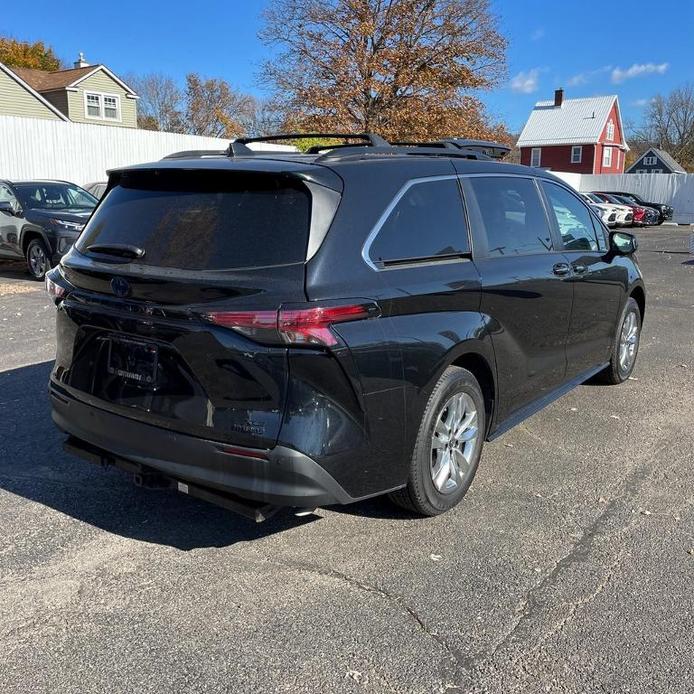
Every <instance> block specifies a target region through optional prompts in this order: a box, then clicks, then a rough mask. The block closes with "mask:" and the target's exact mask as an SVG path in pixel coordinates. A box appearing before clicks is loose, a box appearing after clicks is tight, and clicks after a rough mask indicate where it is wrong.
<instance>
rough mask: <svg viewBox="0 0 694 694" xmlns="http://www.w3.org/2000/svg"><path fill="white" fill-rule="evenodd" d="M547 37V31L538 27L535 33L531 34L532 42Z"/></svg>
mask: <svg viewBox="0 0 694 694" xmlns="http://www.w3.org/2000/svg"><path fill="white" fill-rule="evenodd" d="M544 35H545V30H544V28H543V27H538V28H537V29H535V31H533V33H532V34H530V40H531V41H539V40H540V39H541V38H543V37H544Z"/></svg>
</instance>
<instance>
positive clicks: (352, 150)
mask: <svg viewBox="0 0 694 694" xmlns="http://www.w3.org/2000/svg"><path fill="white" fill-rule="evenodd" d="M384 154H385V155H390V156H395V155H403V154H405V155H409V156H435V157H454V158H456V159H490V158H491V157H489V156H487V155H486V154H483V153H482V152H479V151H476V150H471V149H460V148H459V147H454V146H450V147H449V146H448V145H446V144H445V143H443V142H436V143H429V142H423V143H412V144H406V145H402V144H400V145H390V144H389V145H387V146H385V147H368V146H367V147H365V146H363V145H351V146H349V147H336V148H334V149H330V150H328V151H327V152H325V153H324V154H321V155H320V156H319V157H318V158H317V159H315V160H314V163H321V162H329V161H337V160H340V159H347V158H353V159H359V158H361V157H368V156H374V155H381V156H382V155H384Z"/></svg>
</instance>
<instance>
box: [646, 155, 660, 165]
mask: <svg viewBox="0 0 694 694" xmlns="http://www.w3.org/2000/svg"><path fill="white" fill-rule="evenodd" d="M657 163H658V158H657V157H644V158H643V164H644V166H655V165H656V164H657Z"/></svg>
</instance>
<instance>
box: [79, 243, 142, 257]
mask: <svg viewBox="0 0 694 694" xmlns="http://www.w3.org/2000/svg"><path fill="white" fill-rule="evenodd" d="M87 250H88V251H91V252H92V253H103V254H104V255H113V256H116V257H117V258H142V257H143V256H144V254H145V249H144V248H139V247H138V246H132V245H131V244H129V243H93V244H92V245H91V246H87Z"/></svg>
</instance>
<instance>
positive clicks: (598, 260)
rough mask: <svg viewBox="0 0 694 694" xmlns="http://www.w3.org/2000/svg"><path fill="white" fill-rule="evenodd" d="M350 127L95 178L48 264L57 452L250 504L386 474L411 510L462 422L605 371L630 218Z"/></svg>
mask: <svg viewBox="0 0 694 694" xmlns="http://www.w3.org/2000/svg"><path fill="white" fill-rule="evenodd" d="M331 137H333V135H331ZM360 137H362V138H364V140H365V142H366V143H367V144H365V145H362V146H356V145H351V146H341V147H334V148H332V149H329V150H327V151H322V152H321V151H320V149H318V150H316V149H314V150H313V151H311V150H309V153H308V154H287V153H273V152H267V151H263V152H260V153H255V154H254V153H252V152H251V151H250V150H249V149H248V148H246V147H245V145H244V143H245V142H248V140H245V141H237V142H235V143H232V146H231V148H230V151H229V153H228V154H224V153H217V154H213V155H210V154H205V153H202V154H201V153H195V154H194V155H190V156H189V155H186V154H185V153H182V154H179V155H176V157H175V158H169V159H166V160H163V161H159V162H155V163H151V164H144V165H139V166H133V167H128V168H124V169H120V170H117V171H113V172H111V175H110V178H109V184H108V190H107V192H106V194H105V197H104V198H103V199H102V201H101V203H100V205H99V207H98V208H97V209H96V211H95V213H94V215H93V216H92V218H91V219H90V220H89V222H88V224H87V226H86V228H85V230H84V231H83V233H82V235H81V236H80V239H79V241H78V242H77V243H76V244H75V246H74V247H73V248H72V250H71V251H70V252H69V253H68V254H67V255H66V256H65V257H63V259H62V261H61V263H60V265H59V267H58V268H56V269H54V270H52V271H51V272H50V273H49V276H48V278H47V286H48V289H49V291H50V293H51V294H52V296H53V297H54V299H55V301H56V303H57V333H58V339H57V342H58V349H57V357H56V361H55V367H54V369H53V373H52V375H51V379H50V395H51V403H52V413H53V419H54V421H55V423H56V424H57V426H58V427H59V428H60V429H62V430H63V431H64V432H67V434H68V435H69V438H68V439H67V443H66V446H67V448H68V450H70V451H73V452H75V453H77V454H79V455H81V456H83V457H84V458H86V459H88V460H92V461H94V462H100V463H115V464H116V465H119V466H120V467H123V468H124V469H126V470H130V471H131V472H134V473H135V476H136V480H137V481H138V483H140V484H145V485H160V484H164V485H166V484H169V483H170V482H171V480H173V484H174V485H175V486H176V487H177V488H178V489H179V490H180V491H183V492H186V493H188V494H192V495H196V496H199V497H202V498H205V499H208V500H213V501H216V502H217V503H220V504H223V505H225V506H227V507H229V508H233V509H235V510H240V511H243V512H247V513H250V514H251V515H252V516H253V517H255V518H256V519H262V518H263V517H265V516H266V515H267V513H268V512H269V510H268V509H270V510H272V509H274V508H275V507H282V506H290V507H298V508H300V509H312V508H314V507H316V506H317V505H326V504H345V503H349V502H353V501H357V500H360V499H365V498H367V497H372V496H375V495H379V494H383V493H386V492H389V493H390V494H391V495H392V497H393V499H395V500H396V501H397V502H398V503H399V504H401V505H403V506H405V507H407V508H408V509H412V510H414V511H416V512H418V513H421V514H427V515H434V514H438V513H441V512H443V511H446V510H447V509H450V508H451V507H453V506H454V505H455V504H457V503H458V502H459V501H460V500H461V498H462V497H463V496H464V494H465V492H466V491H467V489H468V487H469V486H470V483H471V482H472V479H473V476H474V474H475V471H476V469H477V465H478V462H479V460H480V454H481V451H482V443H483V441H484V440H485V439H486V440H490V439H494V438H496V437H497V436H499V435H501V434H502V433H503V432H505V431H507V430H508V429H510V428H511V427H513V426H515V425H516V424H518V423H519V422H521V421H523V420H524V419H525V418H526V417H529V416H530V415H532V414H533V413H535V412H537V411H538V410H540V409H541V408H543V407H545V406H546V405H547V404H548V403H550V402H551V401H553V400H554V399H556V398H558V397H559V396H561V395H563V394H564V393H566V392H567V391H569V390H570V389H572V388H573V387H574V386H576V385H578V384H580V383H583V382H584V381H585V380H586V379H589V378H591V377H593V376H596V375H600V376H601V377H602V378H604V379H605V380H606V381H607V382H608V383H620V382H622V381H624V380H625V379H627V378H628V377H629V375H630V374H631V372H632V369H633V368H634V362H635V359H636V354H637V350H638V346H639V334H640V329H641V321H642V319H643V315H644V308H645V292H644V284H643V281H642V278H641V274H640V272H639V268H638V266H637V264H636V262H635V258H634V256H633V253H634V251H635V249H636V239H635V238H634V237H633V236H631V235H630V234H626V233H622V232H608V230H607V229H606V228H605V227H604V226H603V224H602V222H601V221H600V220H599V219H598V217H597V216H596V215H595V214H593V213H592V212H591V210H590V209H589V208H588V206H587V205H586V204H585V203H584V201H583V200H582V199H581V197H580V196H579V195H578V194H577V193H576V192H575V191H574V190H573V189H571V188H569V187H568V186H567V185H566V184H564V183H563V182H562V181H561V180H559V179H557V178H555V177H554V176H552V175H551V174H550V173H547V172H545V171H542V170H539V169H536V168H528V167H524V166H516V165H511V164H504V163H501V162H496V161H493V160H491V159H489V158H488V157H485V156H484V155H482V154H479V152H477V151H476V150H475V149H474V148H469V149H466V148H462V149H460V148H459V149H454V148H452V147H451V148H447V147H446V148H441V147H431V148H427V147H407V146H401V147H393V146H389V145H388V144H387V143H386V142H385V141H383V140H381V139H380V138H378V137H376V136H370V135H364V136H360ZM278 139H279V138H278ZM596 397H597V396H596ZM596 406H598V400H596Z"/></svg>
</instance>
